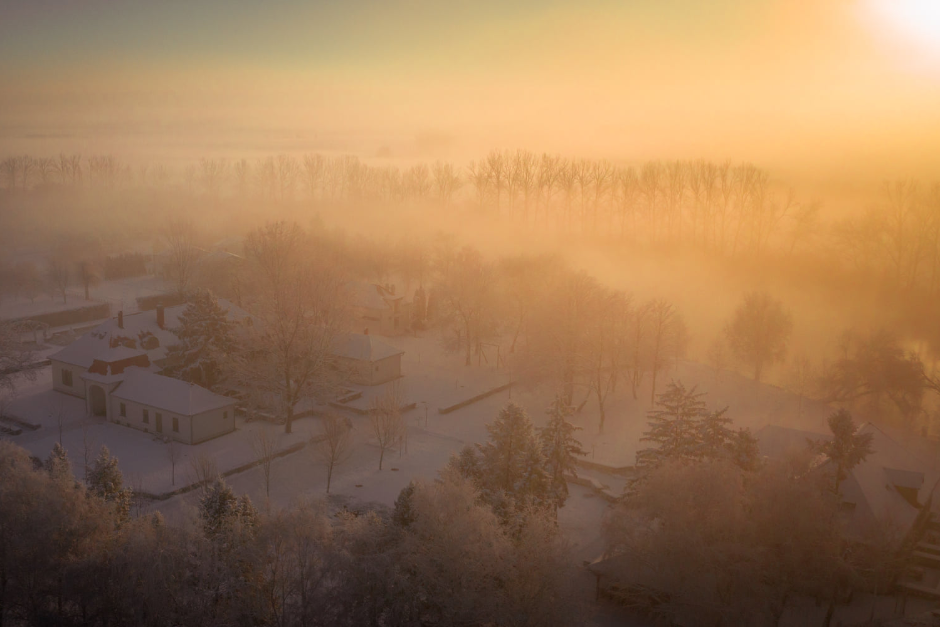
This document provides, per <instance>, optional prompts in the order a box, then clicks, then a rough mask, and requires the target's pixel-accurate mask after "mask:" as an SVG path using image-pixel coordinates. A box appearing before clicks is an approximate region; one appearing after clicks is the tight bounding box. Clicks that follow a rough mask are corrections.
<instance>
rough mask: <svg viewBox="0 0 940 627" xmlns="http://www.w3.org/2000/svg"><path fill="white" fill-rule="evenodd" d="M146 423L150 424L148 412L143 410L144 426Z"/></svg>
mask: <svg viewBox="0 0 940 627" xmlns="http://www.w3.org/2000/svg"><path fill="white" fill-rule="evenodd" d="M148 422H150V412H148V411H147V410H146V409H145V410H144V424H147V423H148Z"/></svg>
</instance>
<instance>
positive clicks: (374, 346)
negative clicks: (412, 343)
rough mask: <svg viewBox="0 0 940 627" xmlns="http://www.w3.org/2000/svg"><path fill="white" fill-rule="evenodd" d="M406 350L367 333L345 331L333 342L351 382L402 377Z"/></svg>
mask: <svg viewBox="0 0 940 627" xmlns="http://www.w3.org/2000/svg"><path fill="white" fill-rule="evenodd" d="M404 354H405V351H403V350H401V349H398V348H395V347H394V346H392V345H391V344H386V343H385V342H383V341H382V340H379V339H376V338H375V337H373V336H371V335H369V334H368V333H344V334H343V335H340V336H339V337H337V338H336V340H335V341H334V342H333V356H334V357H335V358H336V360H337V362H338V364H337V365H338V367H339V368H340V369H341V370H342V371H343V372H344V373H345V374H346V376H347V378H348V381H349V383H354V384H358V385H379V384H381V383H387V382H389V381H393V380H395V379H399V378H401V376H402V373H401V356H402V355H404Z"/></svg>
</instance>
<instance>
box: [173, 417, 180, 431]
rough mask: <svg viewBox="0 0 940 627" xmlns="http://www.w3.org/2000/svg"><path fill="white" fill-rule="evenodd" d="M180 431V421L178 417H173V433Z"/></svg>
mask: <svg viewBox="0 0 940 627" xmlns="http://www.w3.org/2000/svg"><path fill="white" fill-rule="evenodd" d="M179 430H180V419H179V418H177V417H176V416H173V433H179Z"/></svg>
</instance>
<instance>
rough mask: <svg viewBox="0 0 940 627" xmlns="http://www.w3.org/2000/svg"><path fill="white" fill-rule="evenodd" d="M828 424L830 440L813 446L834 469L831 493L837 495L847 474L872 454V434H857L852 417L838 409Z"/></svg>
mask: <svg viewBox="0 0 940 627" xmlns="http://www.w3.org/2000/svg"><path fill="white" fill-rule="evenodd" d="M828 422H829V430H830V431H832V439H831V440H829V441H828V442H819V443H817V444H815V445H814V448H815V449H816V451H817V452H819V453H821V454H823V455H825V456H826V457H827V458H828V459H829V461H830V462H832V464H833V466H834V467H835V468H834V473H833V475H834V483H833V487H832V491H833V492H834V493H836V494H838V492H839V486H840V485H841V484H842V482H843V481H844V480H845V478H846V477H847V476H848V474H849V472H850V471H851V470H852V469H853V468H855V467H856V466H858V465H859V464H860V463H862V462H863V461H865V458H866V457H868V456H869V455H870V454H871V453H872V448H871V441H872V434H870V433H858V430H857V429H856V427H855V422H854V421H853V420H852V415H851V414H849V412H848V411H846V410H845V409H840V410H839V411H837V412H835V413H834V414H832V415H831V416H829V420H828Z"/></svg>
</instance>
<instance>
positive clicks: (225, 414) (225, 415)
mask: <svg viewBox="0 0 940 627" xmlns="http://www.w3.org/2000/svg"><path fill="white" fill-rule="evenodd" d="M222 420H228V412H227V411H223V412H222Z"/></svg>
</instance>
